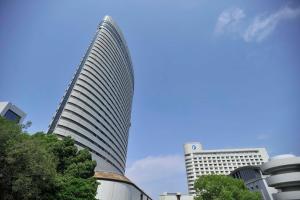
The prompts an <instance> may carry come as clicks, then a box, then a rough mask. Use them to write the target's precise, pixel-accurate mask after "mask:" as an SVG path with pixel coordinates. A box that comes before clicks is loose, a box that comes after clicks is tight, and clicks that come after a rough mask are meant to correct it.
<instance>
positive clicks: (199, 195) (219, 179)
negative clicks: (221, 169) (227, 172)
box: [194, 175, 261, 200]
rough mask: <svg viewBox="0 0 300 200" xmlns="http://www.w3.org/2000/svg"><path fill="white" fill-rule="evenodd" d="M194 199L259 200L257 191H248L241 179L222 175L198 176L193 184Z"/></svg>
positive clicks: (259, 196)
mask: <svg viewBox="0 0 300 200" xmlns="http://www.w3.org/2000/svg"><path fill="white" fill-rule="evenodd" d="M194 188H195V190H196V197H195V200H229V199H230V200H260V199H261V195H260V193H258V192H250V191H249V190H248V189H247V188H246V186H245V184H244V182H243V181H242V180H238V179H234V178H232V177H229V176H224V175H206V176H201V177H199V178H198V179H197V180H196V181H195V184H194Z"/></svg>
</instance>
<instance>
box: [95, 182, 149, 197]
mask: <svg viewBox="0 0 300 200" xmlns="http://www.w3.org/2000/svg"><path fill="white" fill-rule="evenodd" d="M99 182H100V184H101V185H99V186H98V189H97V195H96V199H99V200H150V198H148V199H147V196H146V195H145V194H143V192H141V191H140V190H139V189H138V188H136V187H134V186H133V185H131V184H128V183H123V182H114V181H109V180H100V181H99ZM141 194H143V198H142V199H141Z"/></svg>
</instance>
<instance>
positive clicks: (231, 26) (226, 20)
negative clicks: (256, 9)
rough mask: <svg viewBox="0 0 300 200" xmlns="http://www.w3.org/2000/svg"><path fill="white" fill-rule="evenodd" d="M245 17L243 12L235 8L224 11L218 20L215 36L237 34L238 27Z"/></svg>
mask: <svg viewBox="0 0 300 200" xmlns="http://www.w3.org/2000/svg"><path fill="white" fill-rule="evenodd" d="M245 16H246V15H245V13H244V11H243V10H242V9H240V8H237V7H235V8H230V9H226V10H224V11H223V12H222V13H221V14H220V16H219V18H218V21H217V24H216V26H215V34H222V33H224V32H237V31H238V27H239V26H238V25H239V23H240V22H241V20H242V19H243V18H244V17H245Z"/></svg>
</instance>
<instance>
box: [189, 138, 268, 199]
mask: <svg viewBox="0 0 300 200" xmlns="http://www.w3.org/2000/svg"><path fill="white" fill-rule="evenodd" d="M184 155H185V166H186V174H187V180H188V190H189V194H191V195H194V194H195V190H194V182H195V180H196V179H197V178H198V177H199V176H203V175H211V174H217V175H229V174H230V173H231V172H232V171H233V170H235V169H236V168H238V167H242V166H249V165H261V164H263V163H264V162H267V161H268V159H269V156H268V153H267V151H266V149H265V148H244V149H218V150H204V149H203V148H202V145H201V144H200V143H199V142H191V143H186V144H185V145H184Z"/></svg>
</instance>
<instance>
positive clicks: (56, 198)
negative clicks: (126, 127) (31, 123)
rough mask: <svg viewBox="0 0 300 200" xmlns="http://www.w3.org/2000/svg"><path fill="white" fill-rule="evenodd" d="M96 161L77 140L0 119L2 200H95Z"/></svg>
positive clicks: (0, 192) (0, 198) (0, 182)
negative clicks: (25, 130)
mask: <svg viewBox="0 0 300 200" xmlns="http://www.w3.org/2000/svg"><path fill="white" fill-rule="evenodd" d="M95 166H96V162H95V161H93V160H92V157H91V154H90V153H89V151H87V150H78V149H77V147H76V146H75V145H74V141H73V140H72V139H71V138H69V137H67V138H64V139H62V140H60V139H58V138H57V137H56V136H55V135H54V134H44V133H42V132H40V133H36V134H34V135H29V134H26V133H23V132H22V126H19V125H17V124H15V123H14V122H10V121H7V120H5V119H3V118H0V200H32V199H41V200H83V199H85V200H94V199H95V196H96V191H97V186H98V183H97V182H96V179H95V178H93V175H94V168H95Z"/></svg>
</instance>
